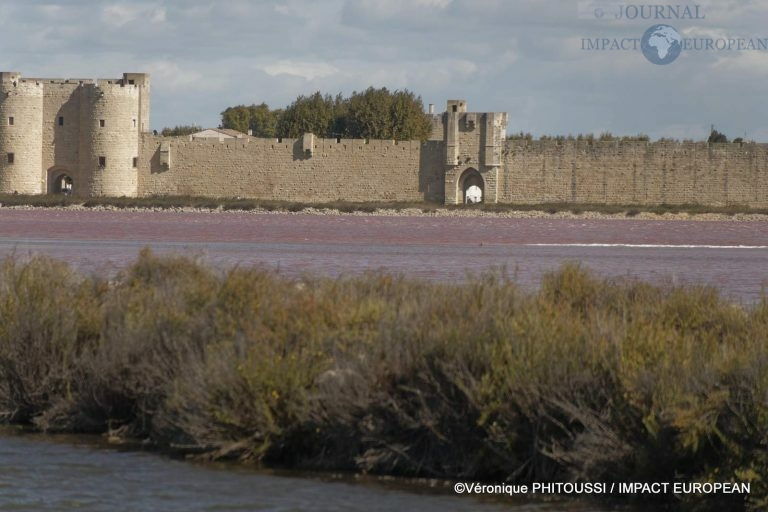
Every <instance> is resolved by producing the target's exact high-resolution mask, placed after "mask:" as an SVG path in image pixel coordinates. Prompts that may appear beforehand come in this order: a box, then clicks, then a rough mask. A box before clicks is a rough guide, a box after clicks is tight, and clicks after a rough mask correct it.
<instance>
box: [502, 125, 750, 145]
mask: <svg viewBox="0 0 768 512" xmlns="http://www.w3.org/2000/svg"><path fill="white" fill-rule="evenodd" d="M507 139H509V140H529V141H532V140H534V136H533V135H532V134H530V133H527V132H523V131H520V132H518V133H513V134H511V135H509V136H508V137H507ZM538 140H556V141H574V140H575V141H581V140H586V141H590V142H592V141H602V142H610V141H624V142H628V141H634V142H648V141H650V140H651V138H650V137H649V136H648V135H646V134H644V133H640V134H637V135H614V134H612V133H611V132H603V133H601V134H600V135H595V134H594V133H586V134H584V133H580V134H578V135H542V136H540V137H539V139H538ZM658 142H680V140H678V139H672V138H668V137H662V138H660V139H659V140H658ZM682 142H694V141H693V140H690V139H685V140H683V141H682ZM707 142H728V137H727V136H726V135H725V134H724V133H721V132H719V131H717V130H716V129H715V127H714V126H713V127H712V129H711V131H710V134H709V138H707ZM733 142H734V143H736V144H740V143H743V142H744V139H743V138H742V137H737V138H735V139H733Z"/></svg>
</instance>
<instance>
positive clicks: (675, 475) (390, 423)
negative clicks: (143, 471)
mask: <svg viewBox="0 0 768 512" xmlns="http://www.w3.org/2000/svg"><path fill="white" fill-rule="evenodd" d="M767 338H768V301H766V300H762V301H761V302H759V303H758V304H755V305H753V306H751V307H740V306H735V305H733V304H731V303H729V302H727V301H725V300H723V299H722V298H721V297H720V296H719V295H718V293H717V291H716V290H714V289H711V288H706V287H673V286H652V285H649V284H647V283H642V282H632V281H606V280H601V279H598V278H596V277H595V276H592V275H590V274H589V273H588V272H586V271H585V270H583V269H582V268H580V267H579V266H576V265H566V266H564V267H562V268H561V269H560V270H558V271H556V272H553V273H551V274H548V275H546V276H545V277H544V278H543V280H542V283H541V286H540V288H539V290H538V291H536V292H533V293H531V292H523V291H521V290H519V289H518V288H517V287H516V286H515V284H514V283H513V282H512V281H511V280H510V279H508V278H507V277H506V276H504V275H501V274H488V275H484V276H480V277H478V278H475V279H473V280H471V281H469V282H467V283H462V284H440V283H429V282H424V281H417V280H409V279H405V278H402V277H397V276H391V275H387V274H382V273H372V274H368V275H364V276H357V277H344V278H338V279H331V278H320V277H311V276H308V277H304V278H302V279H289V278H286V277H283V276H280V275H277V274H275V273H273V272H270V271H267V270H261V269H252V268H232V269H228V270H215V269H211V268H208V267H206V266H205V265H202V264H199V263H197V262H195V261H193V260H189V259H186V258H180V257H158V256H155V255H153V254H152V253H151V252H149V251H144V252H142V254H141V255H140V257H139V259H138V260H137V261H136V262H135V263H134V264H133V265H131V266H130V267H129V268H127V269H126V270H125V271H124V272H122V273H121V274H120V275H118V276H117V277H113V278H111V279H107V278H102V277H98V276H83V275H78V274H77V273H75V272H74V271H72V270H71V269H70V268H69V267H68V266H67V265H66V264H64V263H61V262H57V261H54V260H50V259H46V258H33V259H31V260H26V261H20V260H17V259H14V258H10V259H6V260H4V261H2V263H0V415H1V416H0V417H1V418H2V419H3V420H4V421H5V422H10V423H23V424H29V425H33V426H35V427H37V428H39V429H42V430H47V431H68V432H98V433H109V434H110V435H113V436H124V437H133V438H140V439H143V440H145V441H148V442H150V443H153V444H155V445H156V446H157V447H159V448H162V449H173V450H178V451H181V452H184V453H190V454H197V455H198V456H201V457H205V458H210V459H216V458H232V459H239V460H243V461H254V462H260V463H266V464H270V465H274V466H286V467H300V468H319V469H344V470H355V471H365V472H371V473H386V474H397V475H409V476H414V475H424V476H434V477H440V478H466V479H486V480H490V481H501V480H510V481H517V482H531V481H543V480H557V481H563V480H574V481H579V480H587V481H684V482H690V481H707V480H711V481H731V480H733V481H739V482H751V483H752V493H751V495H750V496H748V497H747V498H746V500H745V498H744V497H743V496H717V497H713V496H707V497H705V498H699V499H697V498H696V497H694V496H684V497H682V499H683V501H681V502H678V501H676V500H677V499H676V498H674V499H673V498H672V497H670V496H666V497H663V498H661V499H662V500H667V501H668V502H669V503H674V504H677V505H679V506H680V507H682V508H688V509H690V510H694V509H695V510H764V509H765V507H766V506H768V482H766V475H768V455H767V454H768V343H766V342H767V341H768V339H767Z"/></svg>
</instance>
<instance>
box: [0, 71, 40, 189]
mask: <svg viewBox="0 0 768 512" xmlns="http://www.w3.org/2000/svg"><path fill="white" fill-rule="evenodd" d="M42 140H43V86H42V84H40V83H39V82H37V81H34V80H31V81H25V80H22V78H21V74H20V73H14V72H2V73H0V192H1V193H5V194H13V193H15V192H18V193H19V194H42V193H43V170H42V168H43V159H42Z"/></svg>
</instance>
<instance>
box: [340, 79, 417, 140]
mask: <svg viewBox="0 0 768 512" xmlns="http://www.w3.org/2000/svg"><path fill="white" fill-rule="evenodd" d="M431 131H432V122H431V120H430V118H429V115H428V114H425V113H424V105H423V103H422V102H421V98H420V97H418V96H416V95H415V94H414V93H412V92H410V91H407V90H404V91H395V92H394V93H392V92H390V91H389V90H388V89H387V88H386V87H382V88H381V89H375V88H373V87H369V88H368V89H366V90H365V91H363V92H360V93H358V92H354V93H352V96H351V97H350V98H349V111H348V112H347V133H348V135H349V136H351V137H355V138H361V139H394V140H414V139H419V140H425V139H427V138H428V137H429V135H430V133H431Z"/></svg>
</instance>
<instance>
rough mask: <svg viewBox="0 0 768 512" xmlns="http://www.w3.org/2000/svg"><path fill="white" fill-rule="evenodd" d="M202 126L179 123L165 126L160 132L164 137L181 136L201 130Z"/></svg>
mask: <svg viewBox="0 0 768 512" xmlns="http://www.w3.org/2000/svg"><path fill="white" fill-rule="evenodd" d="M201 129H202V128H200V127H199V126H195V125H191V124H190V125H179V126H174V127H173V128H169V127H165V128H163V131H161V132H160V134H161V135H162V136H163V137H179V136H182V135H190V134H192V133H196V132H199V131H200V130H201Z"/></svg>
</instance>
